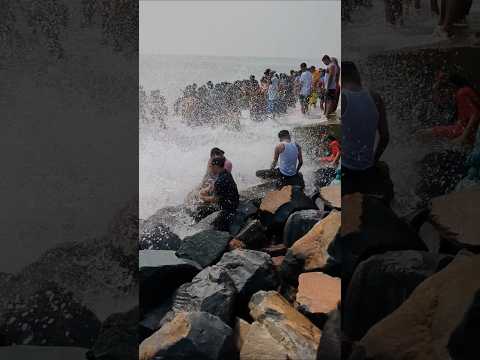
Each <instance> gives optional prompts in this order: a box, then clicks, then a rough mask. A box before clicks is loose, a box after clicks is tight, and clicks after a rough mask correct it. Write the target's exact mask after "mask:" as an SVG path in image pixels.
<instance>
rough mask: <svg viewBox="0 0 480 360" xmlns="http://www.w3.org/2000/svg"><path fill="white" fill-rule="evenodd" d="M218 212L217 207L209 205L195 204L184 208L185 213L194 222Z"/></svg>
mask: <svg viewBox="0 0 480 360" xmlns="http://www.w3.org/2000/svg"><path fill="white" fill-rule="evenodd" d="M217 211H218V207H217V206H215V205H211V204H203V203H201V204H195V205H192V206H189V207H187V208H186V212H187V214H188V215H190V216H191V217H192V218H193V220H194V221H195V222H199V221H201V220H202V219H205V218H206V217H207V216H209V215H211V214H213V213H215V212H217Z"/></svg>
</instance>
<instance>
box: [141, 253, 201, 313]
mask: <svg viewBox="0 0 480 360" xmlns="http://www.w3.org/2000/svg"><path fill="white" fill-rule="evenodd" d="M138 260H139V261H138V265H139V270H140V309H141V310H142V311H143V312H146V311H149V310H151V309H153V308H154V307H156V306H157V305H159V304H161V303H162V302H163V301H165V300H166V299H167V298H168V297H169V296H170V295H171V294H172V293H173V291H175V290H176V289H177V288H178V287H179V286H180V285H182V284H184V283H186V282H189V281H191V280H192V278H193V277H194V276H195V275H196V274H197V273H198V272H200V270H201V267H200V265H198V264H197V263H195V262H193V261H190V260H186V259H180V258H178V257H177V256H176V255H175V252H174V251H167V250H142V251H140V253H139V258H138Z"/></svg>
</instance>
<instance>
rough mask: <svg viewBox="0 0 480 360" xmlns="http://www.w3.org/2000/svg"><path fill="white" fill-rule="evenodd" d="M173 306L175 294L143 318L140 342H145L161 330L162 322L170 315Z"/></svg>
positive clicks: (139, 331)
mask: <svg viewBox="0 0 480 360" xmlns="http://www.w3.org/2000/svg"><path fill="white" fill-rule="evenodd" d="M172 306H173V294H172V295H170V296H169V297H168V298H167V299H166V300H164V301H163V302H162V303H161V304H158V305H157V306H156V307H155V308H154V309H152V310H150V311H148V312H147V313H145V314H144V315H143V316H142V318H141V319H140V322H139V325H138V336H139V341H143V340H144V339H146V338H147V337H149V336H151V335H152V334H153V333H154V332H155V331H157V330H158V329H159V328H160V325H161V324H162V321H163V320H164V319H165V316H166V315H167V314H169V312H170V311H171V309H172Z"/></svg>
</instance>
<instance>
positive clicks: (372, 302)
mask: <svg viewBox="0 0 480 360" xmlns="http://www.w3.org/2000/svg"><path fill="white" fill-rule="evenodd" d="M452 259H453V257H452V256H448V255H437V254H432V253H428V252H422V251H412V250H406V251H395V252H387V253H385V254H381V255H375V256H372V257H370V258H369V259H367V260H365V261H363V262H362V263H361V264H360V265H358V267H357V269H356V270H355V274H354V275H353V278H352V281H351V282H350V286H349V288H348V291H347V293H346V298H345V299H344V300H343V314H344V317H343V331H344V333H345V335H347V336H348V337H349V338H350V339H351V340H359V339H361V338H362V337H363V336H364V335H365V333H366V332H367V331H368V329H369V328H370V327H372V326H373V325H374V324H376V323H377V322H378V321H380V320H381V319H383V318H384V317H386V316H387V315H389V314H390V313H392V312H393V311H394V310H395V309H397V308H398V307H399V306H400V305H401V304H402V303H403V302H404V301H405V300H406V299H407V298H408V297H409V296H410V294H411V293H412V292H413V290H415V288H416V287H417V286H418V285H419V284H420V283H421V282H423V281H424V280H425V279H427V278H428V277H430V276H432V275H433V274H435V273H436V272H437V271H439V270H441V269H443V268H444V267H445V266H446V265H448V263H449V262H450V261H451V260H452Z"/></svg>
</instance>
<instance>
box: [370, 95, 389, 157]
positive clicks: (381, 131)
mask: <svg viewBox="0 0 480 360" xmlns="http://www.w3.org/2000/svg"><path fill="white" fill-rule="evenodd" d="M372 97H373V99H374V101H375V104H376V105H377V110H378V135H379V141H378V145H377V148H376V149H375V162H377V161H379V160H380V158H381V157H382V154H383V153H384V151H385V149H386V148H387V146H388V143H389V141H390V132H389V130H388V122H387V113H386V111H385V104H384V103H383V100H382V98H381V97H380V95H378V94H375V93H372Z"/></svg>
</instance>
